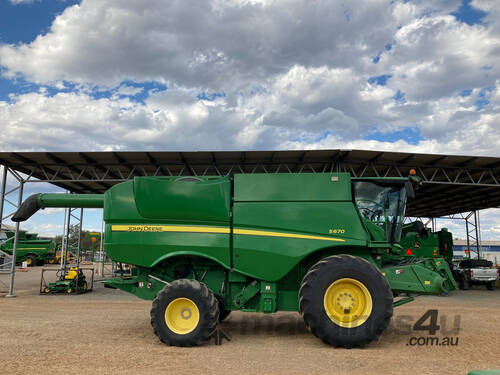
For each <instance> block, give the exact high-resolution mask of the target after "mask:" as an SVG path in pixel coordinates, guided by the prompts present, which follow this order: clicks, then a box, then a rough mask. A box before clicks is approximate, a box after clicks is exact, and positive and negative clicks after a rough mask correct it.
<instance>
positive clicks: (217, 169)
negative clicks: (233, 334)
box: [0, 150, 500, 217]
mask: <svg viewBox="0 0 500 375" xmlns="http://www.w3.org/2000/svg"><path fill="white" fill-rule="evenodd" d="M0 164H3V165H5V166H7V167H9V168H11V169H12V170H14V171H17V172H21V173H24V174H26V175H27V176H25V179H26V180H27V181H35V180H37V181H38V180H39V181H46V182H50V183H53V184H55V185H57V186H59V187H62V188H64V189H67V190H70V191H72V192H75V193H91V192H92V193H102V192H104V191H105V190H107V189H108V188H109V187H111V186H112V185H114V184H116V183H118V182H121V181H124V180H127V179H131V178H133V177H135V176H153V175H157V176H160V175H225V174H232V173H276V172H279V173H290V172H292V173H293V172H295V173H296V172H312V173H314V172H337V171H346V172H350V173H351V174H352V175H353V176H358V177H361V176H363V177H389V176H393V177H403V176H407V175H408V173H409V170H410V169H411V168H415V169H416V170H417V174H418V175H419V176H420V177H422V179H423V181H424V183H423V186H422V188H421V189H419V190H418V191H417V197H416V199H414V200H413V201H411V202H410V203H409V206H408V210H407V215H408V216H416V217H418V216H421V217H440V216H446V215H451V214H455V213H460V212H466V211H473V210H477V209H483V208H491V207H498V206H500V183H499V181H500V158H496V157H482V156H459V155H436V154H416V153H404V152H381V151H364V150H297V151H214V152H211V151H196V152H177V151H175V152H174V151H166V152H160V151H154V152H153V151H151V152H145V151H137V152H2V153H0Z"/></svg>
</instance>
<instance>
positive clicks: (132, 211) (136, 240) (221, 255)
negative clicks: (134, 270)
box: [104, 178, 230, 268]
mask: <svg viewBox="0 0 500 375" xmlns="http://www.w3.org/2000/svg"><path fill="white" fill-rule="evenodd" d="M136 180H137V178H136ZM134 183H135V181H127V182H123V183H121V184H118V185H115V186H113V187H112V188H111V189H109V190H108V191H107V192H106V194H105V203H104V220H105V222H106V232H105V236H104V238H105V250H106V253H107V254H108V256H109V257H110V258H111V259H113V260H114V261H117V262H123V263H127V264H133V265H136V266H141V267H153V266H154V265H156V264H158V263H159V262H161V261H163V260H165V259H167V258H169V257H175V256H185V255H198V256H205V257H207V258H208V259H211V260H214V261H216V262H218V263H220V264H221V265H223V266H224V267H226V268H229V267H230V257H229V256H230V252H229V244H230V235H229V233H227V234H216V233H185V232H169V233H164V232H140V231H123V232H122V231H113V230H112V225H123V224H126V225H130V226H133V225H136V226H137V225H144V224H151V225H154V224H157V225H160V224H163V225H165V224H166V225H190V226H199V227H200V228H203V227H206V226H207V225H210V226H211V227H212V226H215V227H220V228H229V223H227V222H217V221H207V220H205V221H203V220H196V221H189V220H186V219H178V220H174V219H147V218H144V217H143V216H141V215H140V214H139V211H138V209H137V206H136V204H135V199H134ZM179 184H182V185H186V184H189V182H179ZM179 214H182V212H180V213H179Z"/></svg>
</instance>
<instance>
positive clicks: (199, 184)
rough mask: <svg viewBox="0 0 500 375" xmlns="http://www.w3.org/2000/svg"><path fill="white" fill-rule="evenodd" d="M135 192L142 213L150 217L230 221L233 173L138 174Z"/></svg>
mask: <svg viewBox="0 0 500 375" xmlns="http://www.w3.org/2000/svg"><path fill="white" fill-rule="evenodd" d="M196 180H200V181H196ZM134 193H135V202H136V204H137V210H138V212H139V214H140V215H141V216H142V217H145V218H148V219H170V220H189V221H200V220H202V221H219V222H221V221H222V222H226V223H229V212H230V205H231V181H230V180H229V177H223V178H213V177H212V178H206V177H205V178H201V177H200V178H197V179H195V180H193V179H190V178H188V179H186V178H179V177H175V178H174V177H163V178H158V177H140V178H137V177H136V178H135V180H134ZM151 197H155V198H154V199H151Z"/></svg>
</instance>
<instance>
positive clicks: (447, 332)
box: [0, 267, 500, 375]
mask: <svg viewBox="0 0 500 375" xmlns="http://www.w3.org/2000/svg"><path fill="white" fill-rule="evenodd" d="M1 277H2V278H3V280H6V277H5V276H1ZM39 278H40V269H39V268H38V267H37V268H33V269H30V271H29V272H26V273H18V274H16V280H17V283H16V284H17V290H16V294H17V297H16V298H10V299H9V298H2V296H3V295H5V293H2V292H3V291H5V288H4V287H3V286H2V285H1V284H0V342H1V344H2V345H1V348H0V363H1V369H0V373H2V374H14V373H16V374H17V373H30V374H61V373H85V374H87V373H90V374H94V373H95V374H137V373H140V374H153V373H156V374H190V375H192V374H217V375H220V374H233V373H240V374H250V373H252V374H333V373H335V374H350V375H354V374H364V375H365V374H403V373H409V372H411V373H412V374H419V375H422V374H439V375H445V374H453V375H459V374H466V373H467V372H468V371H470V370H472V369H493V368H496V369H498V368H500V290H497V291H494V292H491V291H487V290H486V288H479V287H477V288H475V289H473V290H469V291H458V292H454V293H452V294H451V295H450V296H449V297H430V296H427V297H419V298H418V299H417V300H416V301H415V302H412V303H409V304H407V305H404V306H401V307H398V308H396V309H395V314H394V317H393V320H392V322H391V325H390V327H389V329H388V330H387V331H386V332H385V334H384V335H383V336H382V337H381V338H380V340H379V341H378V342H374V343H372V344H370V345H369V346H368V347H366V348H363V349H351V350H347V349H335V348H332V347H329V346H327V345H325V344H323V343H322V342H321V341H319V340H318V339H316V338H315V337H314V336H312V335H311V334H310V333H309V332H307V330H306V329H305V327H304V325H303V324H302V321H301V319H300V316H299V314H297V313H278V314H273V315H264V314H251V313H241V312H236V313H232V314H231V315H230V317H229V318H228V320H227V321H226V322H224V323H223V324H222V326H223V329H224V330H226V331H227V332H228V333H230V334H231V335H232V341H231V342H224V344H223V345H221V346H215V345H214V344H213V342H210V343H208V344H206V345H204V346H202V347H197V348H176V347H168V346H165V345H163V344H162V343H160V341H159V340H158V339H157V337H156V336H155V335H154V333H153V331H152V329H151V326H150V324H149V310H150V307H151V303H150V302H148V301H141V300H139V299H137V298H135V297H134V296H130V295H127V294H125V293H124V292H120V291H116V290H110V289H105V288H103V287H102V286H98V285H97V286H96V287H95V289H94V291H93V292H92V293H87V294H84V295H71V296H67V295H49V296H45V295H42V296H41V295H39V294H38V283H39ZM431 308H432V309H437V310H438V313H439V319H440V321H439V323H440V325H441V329H440V330H439V331H438V332H437V333H436V336H437V337H438V339H439V340H440V342H443V340H445V339H444V337H451V338H452V342H454V341H453V340H456V339H457V338H458V344H457V345H456V346H447V345H446V346H443V345H441V346H436V345H430V344H432V343H429V342H427V345H426V343H425V341H426V340H429V339H427V337H429V333H428V332H425V331H414V330H412V329H411V326H412V325H413V323H414V322H415V321H416V320H417V319H418V318H420V317H421V316H422V315H423V314H424V313H425V312H426V311H427V310H428V309H431ZM442 319H444V320H445V321H443V320H442ZM455 319H457V320H456V321H455ZM454 323H455V324H456V326H455V327H456V329H455V330H453V326H454ZM457 327H458V328H457ZM412 337H415V338H414V339H413V340H414V341H416V342H417V344H416V345H411V343H414V342H411V340H412V339H411V338H412ZM419 337H423V338H422V339H419ZM419 343H421V344H422V345H419Z"/></svg>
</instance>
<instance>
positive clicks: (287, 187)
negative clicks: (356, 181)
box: [234, 173, 352, 202]
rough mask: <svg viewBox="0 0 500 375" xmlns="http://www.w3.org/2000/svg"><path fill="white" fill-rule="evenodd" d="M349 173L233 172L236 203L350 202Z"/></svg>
mask: <svg viewBox="0 0 500 375" xmlns="http://www.w3.org/2000/svg"><path fill="white" fill-rule="evenodd" d="M350 200H352V195H351V177H350V175H349V173H317V174H310V173H293V174H292V173H266V174H262V173H259V174H236V175H234V201H235V202H255V201H260V202H296V201H300V202H314V201H339V202H342V201H344V202H345V201H350Z"/></svg>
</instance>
